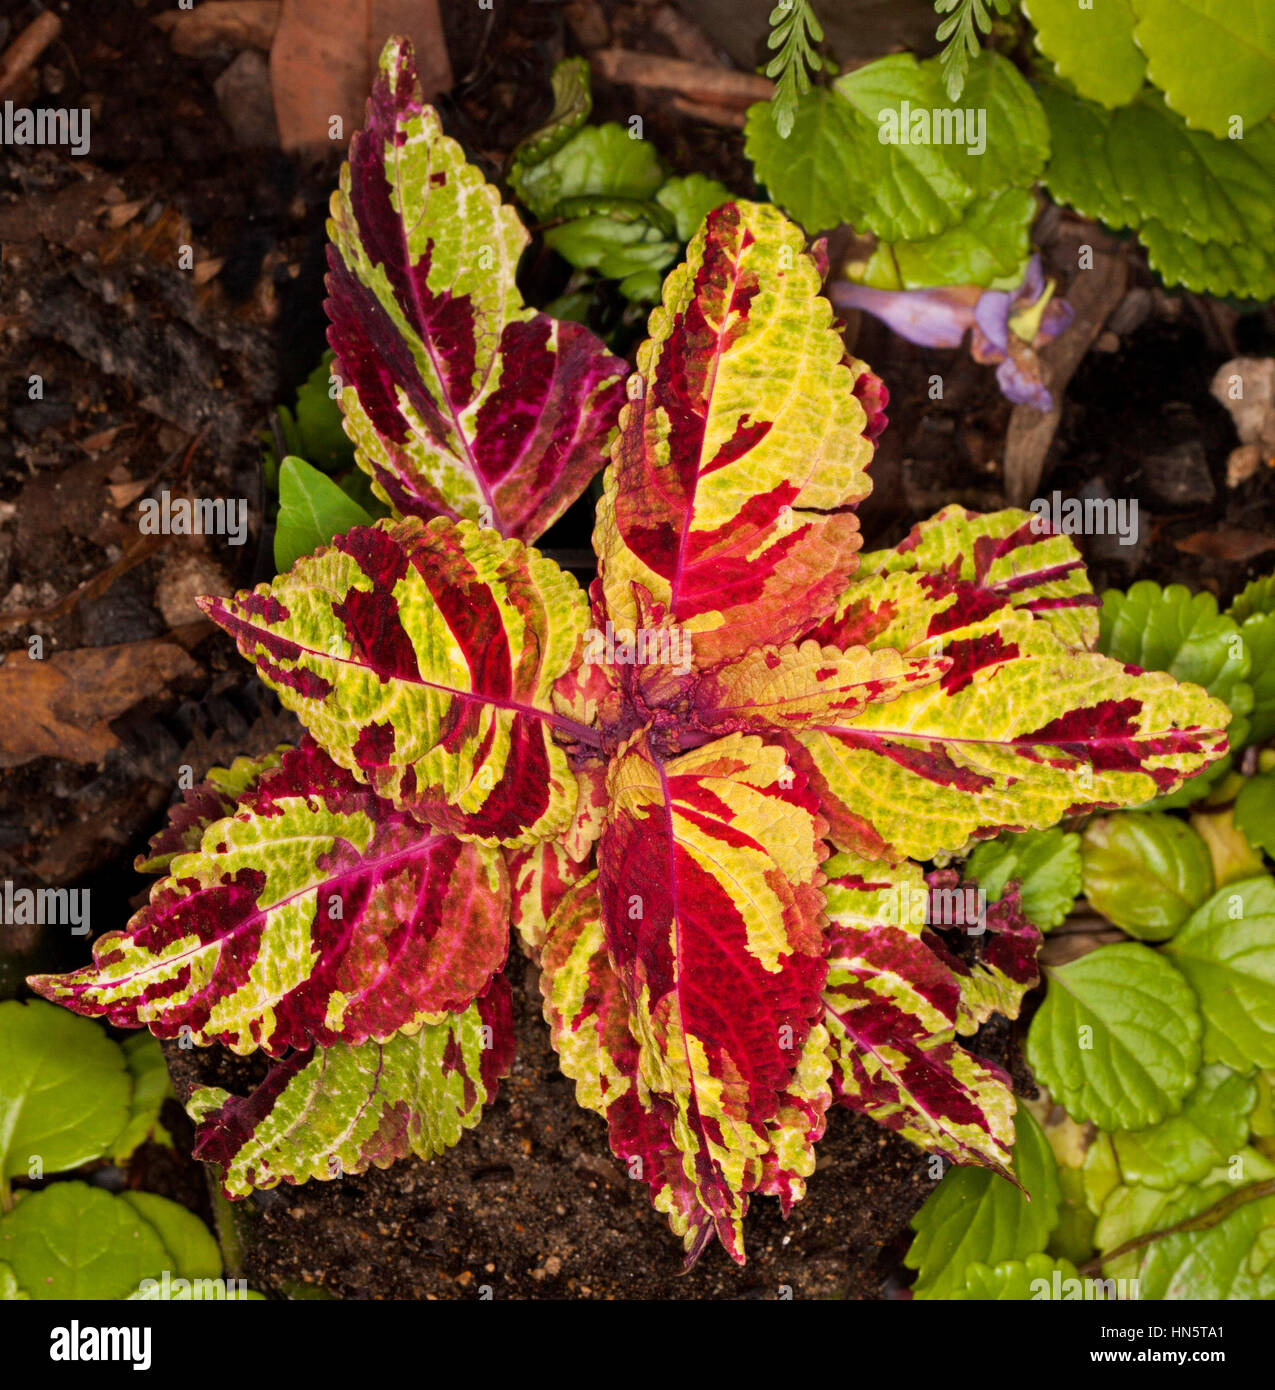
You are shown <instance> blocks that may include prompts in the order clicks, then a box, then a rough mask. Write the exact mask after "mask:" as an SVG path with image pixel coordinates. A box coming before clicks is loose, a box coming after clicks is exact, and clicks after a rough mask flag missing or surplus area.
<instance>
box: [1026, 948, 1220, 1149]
mask: <svg viewBox="0 0 1275 1390" xmlns="http://www.w3.org/2000/svg"><path fill="white" fill-rule="evenodd" d="M1045 976H1046V978H1047V980H1048V988H1047V990H1046V992H1045V1002H1044V1003H1043V1004H1042V1005H1041V1006H1040V1008H1039V1009H1038V1010H1037V1012H1036V1016H1035V1018H1033V1019H1032V1024H1031V1030H1030V1032H1029V1033H1028V1035H1027V1061H1028V1064H1029V1065H1030V1066H1031V1068H1032V1070H1033V1071H1034V1072H1035V1073H1036V1079H1037V1080H1038V1081H1040V1082H1041V1083H1042V1084H1043V1085H1045V1086H1048V1087H1049V1091H1050V1094H1051V1095H1052V1096H1053V1097H1054V1099H1055V1100H1057V1101H1060V1102H1061V1103H1062V1104H1063V1105H1064V1106H1065V1107H1066V1110H1067V1113H1068V1114H1069V1115H1071V1116H1072V1117H1073V1118H1074V1119H1077V1120H1092V1121H1093V1122H1094V1123H1095V1124H1096V1125H1098V1126H1099V1128H1101V1129H1107V1130H1113V1129H1145V1128H1146V1127H1147V1126H1148V1125H1153V1124H1158V1123H1159V1122H1160V1121H1161V1120H1163V1119H1164V1118H1165V1117H1166V1116H1169V1115H1174V1114H1176V1113H1177V1112H1178V1111H1179V1110H1180V1109H1181V1108H1182V1101H1183V1098H1184V1097H1185V1096H1186V1094H1187V1092H1188V1091H1189V1090H1190V1089H1191V1084H1192V1082H1193V1081H1194V1079H1195V1075H1196V1073H1197V1072H1198V1071H1199V1068H1200V1032H1201V1024H1200V1013H1199V1009H1198V1008H1197V1006H1196V1002H1195V998H1194V996H1193V995H1192V993H1191V989H1190V987H1189V986H1188V984H1187V982H1186V980H1185V979H1183V977H1182V975H1181V974H1180V973H1179V972H1178V971H1177V970H1175V969H1174V968H1173V966H1172V965H1171V964H1170V963H1169V962H1168V961H1167V960H1165V959H1164V958H1163V957H1162V956H1158V955H1157V954H1156V953H1155V952H1154V951H1152V950H1151V949H1150V948H1149V947H1147V946H1140V945H1138V944H1137V943H1136V942H1133V941H1131V942H1128V943H1126V944H1121V945H1118V946H1101V947H1099V949H1098V950H1096V951H1091V952H1090V953H1089V954H1088V955H1086V956H1081V957H1080V959H1079V960H1074V961H1072V962H1071V963H1070V964H1069V965H1063V966H1059V967H1057V968H1055V969H1048V968H1047V969H1046V970H1045Z"/></svg>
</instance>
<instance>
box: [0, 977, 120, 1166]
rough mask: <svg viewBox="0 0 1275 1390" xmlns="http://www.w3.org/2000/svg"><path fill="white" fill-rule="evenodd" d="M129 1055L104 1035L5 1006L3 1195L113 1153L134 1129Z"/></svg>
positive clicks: (0, 1027)
mask: <svg viewBox="0 0 1275 1390" xmlns="http://www.w3.org/2000/svg"><path fill="white" fill-rule="evenodd" d="M132 1090H133V1083H132V1082H131V1081H130V1079H129V1075H128V1068H127V1066H126V1064H125V1059H124V1053H123V1052H122V1051H121V1050H120V1048H119V1047H117V1046H116V1044H115V1043H113V1042H112V1041H111V1040H110V1038H108V1037H107V1036H106V1033H105V1032H104V1031H103V1030H102V1028H101V1027H100V1026H99V1025H98V1024H96V1023H93V1022H91V1021H90V1020H88V1019H85V1018H77V1017H76V1016H75V1015H74V1014H70V1013H67V1012H66V1010H64V1009H57V1008H54V1007H53V1006H52V1005H51V1004H45V1003H42V1002H40V1001H33V1002H32V1003H29V1004H20V1003H18V1002H17V1001H16V1000H9V1001H8V1002H6V1003H3V1004H0V1188H4V1187H5V1186H6V1184H7V1181H8V1179H9V1178H13V1177H18V1176H22V1177H26V1176H27V1175H28V1173H29V1172H31V1171H32V1169H31V1164H32V1162H33V1161H34V1160H36V1159H38V1160H39V1163H40V1172H39V1174H37V1176H41V1175H44V1174H48V1173H61V1172H65V1171H66V1170H67V1169H68V1168H77V1167H79V1165H80V1164H81V1163H88V1162H90V1161H91V1160H92V1159H95V1158H100V1157H101V1156H102V1155H103V1154H105V1153H108V1152H109V1151H110V1148H111V1142H112V1140H114V1138H115V1136H116V1135H117V1134H119V1132H120V1130H121V1129H123V1127H124V1125H125V1124H126V1122H127V1121H128V1114H129V1098H130V1096H131V1094H132Z"/></svg>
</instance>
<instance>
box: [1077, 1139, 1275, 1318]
mask: <svg viewBox="0 0 1275 1390" xmlns="http://www.w3.org/2000/svg"><path fill="white" fill-rule="evenodd" d="M1237 1158H1238V1159H1239V1161H1238V1162H1237V1163H1236V1164H1235V1165H1234V1167H1233V1168H1230V1169H1223V1170H1216V1171H1215V1172H1214V1173H1212V1174H1210V1175H1209V1178H1208V1180H1206V1181H1205V1182H1202V1183H1199V1184H1196V1185H1194V1186H1190V1187H1182V1186H1179V1187H1175V1188H1173V1189H1172V1190H1170V1191H1167V1192H1160V1191H1157V1190H1156V1189H1155V1188H1151V1187H1144V1186H1142V1185H1134V1186H1127V1187H1119V1188H1117V1189H1116V1190H1115V1192H1113V1193H1112V1194H1111V1197H1110V1198H1109V1199H1108V1201H1107V1205H1106V1206H1105V1207H1104V1208H1103V1213H1102V1218H1101V1220H1100V1221H1099V1222H1098V1237H1099V1241H1098V1243H1099V1246H1100V1248H1101V1249H1103V1250H1114V1249H1115V1248H1116V1247H1117V1246H1119V1245H1121V1244H1123V1243H1124V1242H1125V1241H1127V1240H1131V1239H1133V1238H1134V1237H1136V1236H1141V1235H1147V1234H1149V1233H1150V1232H1152V1231H1162V1230H1164V1229H1166V1228H1167V1227H1170V1226H1173V1225H1176V1224H1177V1223H1178V1222H1180V1221H1184V1220H1186V1219H1188V1218H1190V1217H1192V1216H1198V1215H1201V1214H1202V1213H1203V1212H1205V1211H1206V1210H1208V1209H1209V1208H1211V1207H1216V1205H1217V1204H1218V1203H1219V1202H1221V1201H1223V1200H1229V1201H1230V1202H1231V1203H1233V1206H1232V1208H1231V1210H1229V1211H1226V1212H1224V1213H1217V1214H1216V1216H1217V1219H1216V1220H1215V1221H1214V1222H1213V1224H1211V1225H1208V1226H1205V1227H1203V1228H1202V1229H1198V1230H1190V1231H1182V1232H1180V1233H1179V1234H1176V1235H1169V1236H1162V1237H1160V1238H1159V1239H1156V1240H1153V1241H1151V1242H1149V1243H1148V1244H1147V1245H1144V1246H1143V1247H1141V1249H1138V1250H1133V1251H1130V1252H1128V1253H1127V1254H1124V1255H1121V1256H1119V1257H1118V1258H1116V1259H1114V1260H1111V1259H1108V1260H1106V1261H1104V1263H1103V1273H1104V1274H1105V1275H1107V1276H1108V1277H1109V1278H1126V1279H1137V1280H1138V1285H1139V1287H1138V1296H1139V1297H1140V1298H1143V1299H1156V1300H1187V1299H1189V1300H1219V1301H1220V1300H1229V1299H1263V1300H1266V1299H1272V1298H1275V1197H1270V1196H1261V1195H1257V1196H1249V1197H1248V1198H1247V1199H1246V1197H1245V1193H1246V1191H1248V1192H1249V1193H1253V1192H1259V1191H1260V1189H1258V1188H1257V1184H1259V1183H1263V1182H1265V1180H1267V1179H1269V1178H1270V1177H1271V1176H1272V1175H1273V1174H1275V1166H1273V1165H1272V1164H1271V1163H1270V1162H1269V1161H1268V1160H1266V1159H1264V1158H1263V1157H1262V1155H1261V1154H1259V1153H1258V1152H1257V1151H1256V1150H1255V1149H1245V1150H1244V1151H1243V1153H1242V1154H1240V1155H1237Z"/></svg>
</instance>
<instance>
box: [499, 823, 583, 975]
mask: <svg viewBox="0 0 1275 1390" xmlns="http://www.w3.org/2000/svg"><path fill="white" fill-rule="evenodd" d="M505 862H506V863H507V864H508V866H509V889H510V904H511V913H512V917H513V924H514V928H515V930H516V931H517V932H518V935H519V937H520V938H521V940H522V944H523V946H525V947H526V949H527V953H528V954H529V955H530V956H531V958H532V959H533V960H537V959H539V956H540V951H541V948H542V947H543V946H544V943H545V937H546V935H547V934H548V931H549V919H550V918H551V917H552V916H553V914H554V911H555V910H556V908H557V906H558V904H559V903H560V902H561V901H562V899H563V898H564V897H565V896H566V894H567V891H568V890H569V889H570V888H572V887H573V886H574V885H575V884H576V883H578V882H579V881H580V880H581V879H582V878H583V877H584V876H585V875H586V874H587V873H590V872H591V870H592V865H591V864H590V863H589V858H588V857H586V858H585V859H584V860H583V861H579V860H576V859H573V858H572V857H571V855H570V854H568V853H567V851H566V849H564V848H563V846H562V844H561V843H560V842H559V841H557V840H542V841H541V842H540V843H539V844H538V845H528V846H527V848H526V849H510V850H506V851H505Z"/></svg>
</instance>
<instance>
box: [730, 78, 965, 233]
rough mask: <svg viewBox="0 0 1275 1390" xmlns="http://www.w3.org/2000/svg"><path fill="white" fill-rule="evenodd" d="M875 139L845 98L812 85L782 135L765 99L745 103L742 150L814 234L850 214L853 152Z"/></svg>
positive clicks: (773, 191)
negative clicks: (791, 122)
mask: <svg viewBox="0 0 1275 1390" xmlns="http://www.w3.org/2000/svg"><path fill="white" fill-rule="evenodd" d="M875 138H876V132H875V130H873V129H871V128H870V127H869V126H868V125H867V123H866V122H865V121H864V119H863V117H862V116H860V114H859V113H858V112H857V111H856V110H855V109H854V107H853V106H851V105H850V103H849V102H848V101H846V100H845V98H844V97H841V96H839V95H838V94H837V93H836V92H834V91H832V90H831V89H830V88H828V87H814V88H812V89H811V90H810V91H809V92H807V93H805V95H804V96H802V97H799V98H798V100H797V106H796V110H795V113H794V123H793V127H792V132H791V134H790V135H789V136H788V138H787V139H785V138H784V137H783V136H781V135H780V134H779V132H778V131H777V130H776V129H775V122H774V119H773V118H772V116H771V110H770V102H768V101H759V102H758V103H757V104H756V105H755V106H750V107H749V108H748V114H747V117H746V118H745V124H744V153H745V154H746V155H747V156H748V158H749V159H750V160H752V163H753V171H754V172H755V173H756V175H757V179H758V182H759V183H763V184H765V185H766V189H767V191H768V192H769V193H770V196H771V198H772V199H773V200H774V202H776V203H777V204H778V205H779V206H780V207H781V208H783V210H784V211H785V212H786V213H788V215H789V216H790V217H793V218H795V219H796V220H797V221H798V222H800V223H801V225H802V226H803V227H804V228H805V229H806V231H807V232H809V233H810V234H811V235H812V236H813V235H814V234H815V233H816V232H821V231H825V230H826V229H827V228H829V227H835V226H837V225H838V224H839V223H841V222H843V221H845V220H846V219H847V218H848V217H850V216H851V215H852V214H853V213H854V211H855V201H854V200H853V198H852V195H851V193H850V192H849V190H850V189H851V188H852V187H853V186H854V182H853V181H855V180H856V179H857V175H856V171H855V160H856V157H857V152H858V151H859V150H861V149H863V148H867V147H868V142H869V140H874V139H875ZM967 201H968V200H967Z"/></svg>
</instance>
